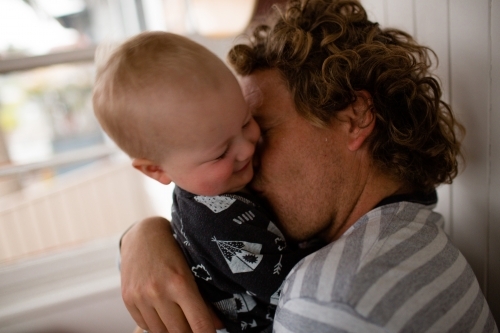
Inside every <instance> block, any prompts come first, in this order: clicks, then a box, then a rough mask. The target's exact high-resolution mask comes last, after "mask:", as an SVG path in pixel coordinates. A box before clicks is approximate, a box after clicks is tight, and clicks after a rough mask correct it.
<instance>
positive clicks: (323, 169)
mask: <svg viewBox="0 0 500 333" xmlns="http://www.w3.org/2000/svg"><path fill="white" fill-rule="evenodd" d="M241 86H242V90H243V94H244V95H245V99H246V100H247V103H248V104H249V106H250V109H251V111H252V112H253V114H254V118H255V120H256V121H257V123H258V124H259V126H260V128H261V133H262V137H261V141H260V143H259V145H258V148H257V152H256V154H255V158H256V160H257V162H256V164H257V165H256V170H255V176H254V178H253V181H252V183H251V186H252V188H253V189H254V190H255V191H256V192H258V193H259V194H261V195H262V196H263V197H264V198H265V199H266V200H267V201H268V203H269V204H270V205H271V207H272V208H273V210H274V212H275V214H276V216H277V218H278V220H279V222H280V224H281V226H282V229H283V231H284V232H285V233H286V234H287V235H288V236H289V237H291V238H292V239H295V240H305V239H308V238H310V237H313V236H319V237H323V238H324V239H325V240H330V239H331V238H332V237H334V236H335V235H336V234H337V233H338V231H339V230H340V228H342V222H339V221H337V220H338V211H339V210H338V208H339V207H342V210H343V212H342V213H341V215H342V216H341V219H340V221H342V218H343V217H344V214H345V211H346V209H347V210H349V209H352V206H353V205H354V203H355V202H356V200H355V199H354V198H355V197H354V196H353V194H354V192H352V191H351V190H350V188H352V186H350V185H352V184H353V183H355V179H354V178H355V177H354V175H355V174H356V170H349V168H355V167H356V166H355V165H353V164H352V163H350V162H349V161H348V160H349V159H348V158H346V156H347V155H346V154H347V153H346V149H345V148H344V146H345V144H344V143H345V136H344V135H343V133H344V128H345V126H344V125H343V124H342V123H341V122H339V121H332V124H331V126H329V127H328V128H319V127H316V126H314V125H312V124H311V123H310V122H309V121H307V120H305V119H304V118H303V117H301V116H299V115H298V114H297V111H296V109H295V105H294V102H293V99H292V95H291V94H290V92H289V91H288V89H287V87H286V85H285V83H284V81H283V80H282V79H281V77H280V76H279V73H278V72H277V71H276V70H265V71H257V72H255V73H253V74H251V75H249V76H247V77H244V78H242V80H241ZM348 170H349V172H348ZM348 190H349V191H348ZM349 207H350V208H349Z"/></svg>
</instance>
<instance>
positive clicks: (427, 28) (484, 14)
mask: <svg viewBox="0 0 500 333" xmlns="http://www.w3.org/2000/svg"><path fill="white" fill-rule="evenodd" d="M361 1H362V3H363V5H364V6H365V8H366V9H367V11H368V15H369V17H370V18H371V19H372V20H374V21H377V22H379V23H380V25H381V26H382V27H395V28H400V29H402V30H404V31H406V32H409V33H411V34H412V35H413V36H414V37H415V38H416V40H417V41H418V42H419V43H420V44H424V45H427V46H430V47H431V48H432V49H433V50H434V51H435V52H436V53H437V55H438V57H439V66H438V68H437V70H436V71H435V72H436V74H437V75H438V76H439V77H440V79H441V82H442V85H443V91H444V100H445V101H447V102H449V103H450V104H451V106H452V108H453V110H454V111H455V113H456V115H457V116H458V118H459V119H460V120H461V121H462V123H463V124H464V125H465V127H466V130H467V134H466V136H465V140H464V148H465V155H466V167H465V169H463V171H462V172H461V173H460V175H459V176H458V177H457V179H456V180H455V181H454V183H453V184H452V185H451V186H443V187H441V188H439V190H438V194H439V204H438V210H439V211H440V212H441V213H443V215H444V216H445V219H446V231H447V232H448V234H449V235H450V237H451V238H452V239H453V241H454V243H455V244H456V245H457V246H458V247H459V248H460V250H461V251H462V253H463V254H464V255H465V256H466V257H467V259H468V260H469V262H470V264H471V265H472V268H473V269H474V271H475V273H476V275H477V277H478V280H479V282H480V284H481V288H482V290H483V292H484V293H485V295H486V297H487V299H488V303H489V305H490V307H491V310H492V312H493V315H494V316H495V319H496V321H497V323H499V322H500V134H499V133H498V131H499V130H500V0H474V1H471V0H361Z"/></svg>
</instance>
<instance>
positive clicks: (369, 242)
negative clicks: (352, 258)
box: [360, 209, 382, 261]
mask: <svg viewBox="0 0 500 333" xmlns="http://www.w3.org/2000/svg"><path fill="white" fill-rule="evenodd" d="M381 215H382V210H381V209H379V210H377V211H376V212H374V214H373V216H370V219H369V220H368V222H367V223H366V230H365V235H364V237H363V247H362V251H361V257H360V260H361V261H363V258H364V257H365V255H366V254H367V253H368V251H369V250H370V249H371V248H372V246H373V244H375V243H376V242H377V239H378V236H379V234H380V220H381V218H380V216H381Z"/></svg>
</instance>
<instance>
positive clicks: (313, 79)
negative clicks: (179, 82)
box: [228, 0, 465, 192]
mask: <svg viewBox="0 0 500 333" xmlns="http://www.w3.org/2000/svg"><path fill="white" fill-rule="evenodd" d="M274 10H275V13H274V15H275V16H274V18H273V19H271V21H270V22H272V23H270V24H266V25H259V26H257V27H256V28H254V29H253V33H252V36H251V37H250V41H249V42H248V43H247V44H240V45H236V46H234V47H233V48H232V49H231V51H230V52H229V56H228V58H229V62H230V63H231V65H232V66H233V67H234V68H235V70H236V71H237V72H238V74H240V75H249V74H250V73H252V72H254V71H256V70H260V69H277V70H278V71H279V72H280V74H281V76H282V78H283V79H284V81H285V82H286V84H287V85H288V88H289V90H290V92H291V93H292V96H293V98H294V102H295V105H296V107H297V112H298V113H299V114H300V115H301V116H303V117H304V118H306V119H308V120H309V121H311V122H312V123H314V124H316V125H319V126H325V125H326V124H328V123H329V122H330V121H331V119H332V117H334V116H335V114H336V113H337V112H339V111H341V110H343V109H345V108H346V107H347V106H348V105H350V104H351V103H352V102H353V101H354V100H355V99H356V95H355V92H356V91H359V90H366V91H368V92H369V93H370V94H371V95H372V97H373V107H374V112H375V114H376V126H375V130H374V132H373V133H372V135H371V137H370V141H369V142H370V149H371V152H372V156H373V159H374V161H375V162H376V163H378V165H379V166H380V167H381V168H383V169H385V170H387V171H389V172H390V173H391V174H393V175H394V176H395V177H397V178H398V179H400V180H402V181H404V182H407V183H408V184H411V185H412V186H413V187H414V188H415V189H416V190H420V191H425V192H427V191H431V190H433V189H434V188H435V187H436V186H437V185H439V184H441V183H451V182H452V180H453V178H454V177H455V176H456V175H457V172H458V158H459V157H462V154H461V144H460V141H461V136H462V134H464V133H465V131H464V128H463V126H462V125H461V124H460V123H459V122H458V121H457V120H456V119H455V117H454V116H453V113H452V111H451V109H450V106H449V105H448V104H446V103H445V102H443V101H442V100H441V94H442V93H441V88H440V85H439V82H438V81H437V80H436V79H435V78H434V77H433V76H432V75H431V73H430V68H431V65H432V59H433V58H434V59H436V60H437V57H436V55H435V54H434V52H433V51H432V50H430V49H429V48H427V47H425V46H421V45H419V44H417V43H416V42H415V40H414V39H413V38H412V37H411V36H410V35H408V34H407V33H405V32H403V31H400V30H396V29H381V28H380V27H379V25H378V23H373V22H370V21H369V20H368V18H367V14H366V11H365V10H364V8H363V7H362V6H361V4H360V3H359V2H357V1H352V0H290V1H288V3H287V5H286V7H285V8H284V9H280V8H279V7H278V6H275V7H274Z"/></svg>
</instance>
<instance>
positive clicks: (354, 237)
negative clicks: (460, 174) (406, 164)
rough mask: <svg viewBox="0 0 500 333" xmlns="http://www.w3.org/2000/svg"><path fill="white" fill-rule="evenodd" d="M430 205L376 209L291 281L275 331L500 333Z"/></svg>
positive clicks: (292, 275)
mask: <svg viewBox="0 0 500 333" xmlns="http://www.w3.org/2000/svg"><path fill="white" fill-rule="evenodd" d="M442 224H443V218H442V216H441V215H440V214H437V213H435V212H433V211H432V207H431V206H425V205H422V204H418V203H411V202H397V203H392V204H388V205H384V206H382V207H378V208H375V209H374V210H372V211H370V212H369V213H368V214H367V215H365V216H363V217H362V218H361V219H360V220H358V221H357V222H356V223H355V224H354V225H353V226H352V227H351V228H350V229H349V230H348V231H347V232H346V233H345V234H344V235H342V237H341V238H340V239H338V240H337V241H335V242H333V243H331V244H329V245H328V246H326V247H325V248H323V249H321V250H319V251H317V252H315V253H313V254H311V255H309V256H308V257H306V258H304V259H303V260H302V261H301V262H299V263H298V264H297V265H296V266H295V268H294V269H293V270H292V271H291V272H290V274H289V275H288V277H287V279H286V282H285V286H284V288H283V293H282V295H281V298H280V302H279V304H278V309H277V312H276V317H275V323H274V331H275V332H276V333H284V332H304V333H306V332H307V333H310V332H315V333H320V332H328V333H333V332H356V333H361V332H370V333H375V332H440V333H441V332H498V328H497V326H496V324H495V321H494V319H493V316H492V315H491V312H490V310H489V307H488V304H487V303H486V300H485V298H484V296H483V293H482V292H481V290H480V288H479V284H478V282H477V280H476V277H475V275H474V273H473V271H472V269H471V267H470V266H469V264H468V263H467V261H466V259H465V258H464V256H463V255H462V254H461V253H460V251H459V250H458V249H457V248H456V247H455V246H454V245H453V244H452V243H451V242H450V240H449V239H448V237H447V235H446V234H445V233H444V231H443V230H442V228H441V226H442Z"/></svg>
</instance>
